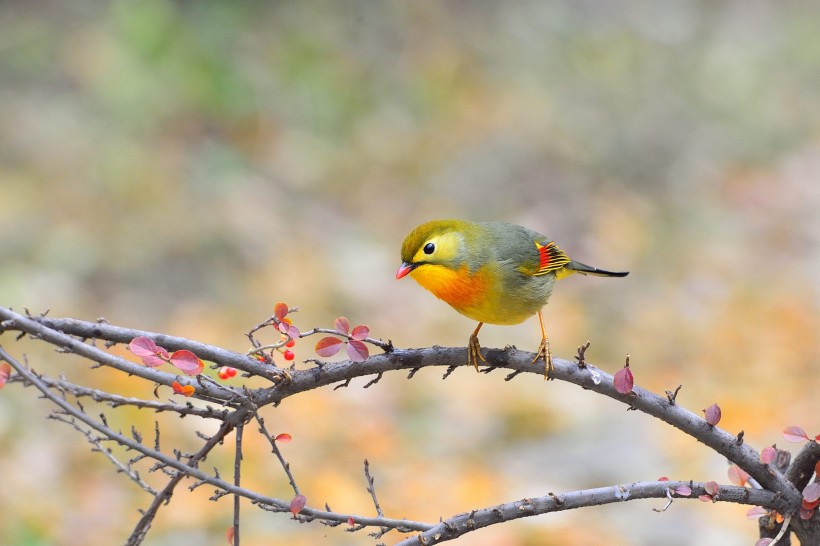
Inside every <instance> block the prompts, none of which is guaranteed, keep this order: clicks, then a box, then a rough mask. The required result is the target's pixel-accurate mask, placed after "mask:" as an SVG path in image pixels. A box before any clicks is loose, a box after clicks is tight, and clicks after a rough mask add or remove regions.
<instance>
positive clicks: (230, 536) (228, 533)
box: [225, 527, 236, 546]
mask: <svg viewBox="0 0 820 546" xmlns="http://www.w3.org/2000/svg"><path fill="white" fill-rule="evenodd" d="M235 533H236V530H235V529H234V528H233V527H228V530H227V531H225V538H226V539H228V544H230V545H231V546H233V537H234V534H235Z"/></svg>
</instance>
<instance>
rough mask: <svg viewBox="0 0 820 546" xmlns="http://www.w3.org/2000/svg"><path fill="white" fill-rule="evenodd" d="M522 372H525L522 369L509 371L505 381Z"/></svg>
mask: <svg viewBox="0 0 820 546" xmlns="http://www.w3.org/2000/svg"><path fill="white" fill-rule="evenodd" d="M520 373H523V372H522V371H521V370H515V371H513V372H510V373H508V374H507V376H506V377H505V378H504V381H509V380H511V379H512V378H513V377H516V376H517V375H518V374H520Z"/></svg>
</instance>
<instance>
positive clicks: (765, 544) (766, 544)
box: [755, 537, 774, 546]
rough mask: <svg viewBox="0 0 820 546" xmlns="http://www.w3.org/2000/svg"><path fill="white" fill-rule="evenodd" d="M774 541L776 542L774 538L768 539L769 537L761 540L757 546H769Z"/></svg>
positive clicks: (756, 543)
mask: <svg viewBox="0 0 820 546" xmlns="http://www.w3.org/2000/svg"><path fill="white" fill-rule="evenodd" d="M773 540H774V539H773V538H768V537H766V538H761V539H760V540H758V541H757V542H755V546H769V544H771V543H772V541H773Z"/></svg>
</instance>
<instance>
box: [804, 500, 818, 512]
mask: <svg viewBox="0 0 820 546" xmlns="http://www.w3.org/2000/svg"><path fill="white" fill-rule="evenodd" d="M800 504H801V508H803V510H814V509H815V508H817V505H820V499H817V500H815V501H812V502H809V501H806V500H804V501H803V502H801V503H800Z"/></svg>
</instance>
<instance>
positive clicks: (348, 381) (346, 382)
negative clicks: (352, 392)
mask: <svg viewBox="0 0 820 546" xmlns="http://www.w3.org/2000/svg"><path fill="white" fill-rule="evenodd" d="M348 386H350V379H348V380H347V381H345V382H344V383H339V384H338V385H336V386H335V387H333V390H334V391H335V390H336V389H342V388H345V387H348Z"/></svg>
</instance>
